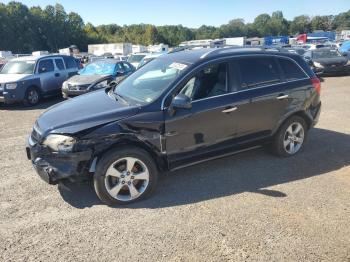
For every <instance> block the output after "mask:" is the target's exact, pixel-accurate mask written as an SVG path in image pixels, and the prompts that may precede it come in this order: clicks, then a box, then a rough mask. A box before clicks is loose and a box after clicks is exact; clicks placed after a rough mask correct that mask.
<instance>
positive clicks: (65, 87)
mask: <svg viewBox="0 0 350 262" xmlns="http://www.w3.org/2000/svg"><path fill="white" fill-rule="evenodd" d="M62 89H68V83H67V81H64V82H63V84H62Z"/></svg>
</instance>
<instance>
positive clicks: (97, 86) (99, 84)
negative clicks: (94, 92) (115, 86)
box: [94, 80, 108, 89]
mask: <svg viewBox="0 0 350 262" xmlns="http://www.w3.org/2000/svg"><path fill="white" fill-rule="evenodd" d="M107 86H108V81H107V80H105V81H102V82H100V83H98V84H96V85H95V86H94V88H95V89H100V88H105V87H107Z"/></svg>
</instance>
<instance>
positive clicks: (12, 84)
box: [5, 83, 17, 90]
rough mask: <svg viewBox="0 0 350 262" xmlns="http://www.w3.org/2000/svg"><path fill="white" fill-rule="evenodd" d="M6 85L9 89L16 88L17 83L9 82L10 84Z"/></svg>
mask: <svg viewBox="0 0 350 262" xmlns="http://www.w3.org/2000/svg"><path fill="white" fill-rule="evenodd" d="M5 87H6V89H8V90H13V89H16V87H17V83H8V84H6V85H5Z"/></svg>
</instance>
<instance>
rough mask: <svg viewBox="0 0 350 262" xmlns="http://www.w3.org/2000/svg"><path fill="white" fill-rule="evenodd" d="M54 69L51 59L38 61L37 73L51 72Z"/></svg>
mask: <svg viewBox="0 0 350 262" xmlns="http://www.w3.org/2000/svg"><path fill="white" fill-rule="evenodd" d="M54 70H55V67H54V65H53V61H52V59H46V60H41V61H40V62H39V69H38V71H39V73H45V72H52V71H54Z"/></svg>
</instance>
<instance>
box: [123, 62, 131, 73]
mask: <svg viewBox="0 0 350 262" xmlns="http://www.w3.org/2000/svg"><path fill="white" fill-rule="evenodd" d="M123 66H124V70H125V72H126V73H128V72H130V71H132V69H131V67H130V66H129V64H128V63H123Z"/></svg>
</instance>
